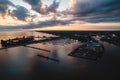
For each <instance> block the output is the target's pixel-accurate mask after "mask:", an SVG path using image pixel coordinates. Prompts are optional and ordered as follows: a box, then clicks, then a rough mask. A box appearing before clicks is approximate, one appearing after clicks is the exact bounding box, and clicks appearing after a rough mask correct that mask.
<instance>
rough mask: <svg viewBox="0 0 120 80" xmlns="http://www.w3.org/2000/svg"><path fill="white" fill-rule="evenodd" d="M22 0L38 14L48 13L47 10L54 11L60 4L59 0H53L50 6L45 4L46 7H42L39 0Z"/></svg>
mask: <svg viewBox="0 0 120 80" xmlns="http://www.w3.org/2000/svg"><path fill="white" fill-rule="evenodd" d="M24 1H25V2H27V3H28V4H30V5H31V7H32V10H34V11H36V12H38V13H40V14H48V13H49V12H53V13H55V12H56V11H57V8H58V7H59V4H60V2H57V1H56V0H53V3H52V4H51V5H50V6H48V5H45V7H46V8H42V6H43V3H42V1H41V0H24Z"/></svg>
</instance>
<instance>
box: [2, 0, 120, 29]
mask: <svg viewBox="0 0 120 80" xmlns="http://www.w3.org/2000/svg"><path fill="white" fill-rule="evenodd" d="M6 29H7V30H9V29H30V30H120V0H0V30H6Z"/></svg>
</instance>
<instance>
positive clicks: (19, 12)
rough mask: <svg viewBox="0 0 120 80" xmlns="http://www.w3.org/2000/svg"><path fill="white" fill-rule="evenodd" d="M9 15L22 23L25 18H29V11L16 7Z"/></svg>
mask: <svg viewBox="0 0 120 80" xmlns="http://www.w3.org/2000/svg"><path fill="white" fill-rule="evenodd" d="M10 14H11V15H12V16H13V17H16V18H17V19H19V20H24V21H25V20H26V17H28V16H30V15H29V11H28V10H27V9H26V8H24V7H22V6H16V9H15V10H13V11H12V12H11V13H10Z"/></svg>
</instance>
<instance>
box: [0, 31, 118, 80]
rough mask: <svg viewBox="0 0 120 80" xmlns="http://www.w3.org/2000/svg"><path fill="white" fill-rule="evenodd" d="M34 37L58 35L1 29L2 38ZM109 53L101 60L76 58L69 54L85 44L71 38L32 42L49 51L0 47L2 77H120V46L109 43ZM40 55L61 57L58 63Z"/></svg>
mask: <svg viewBox="0 0 120 80" xmlns="http://www.w3.org/2000/svg"><path fill="white" fill-rule="evenodd" d="M23 35H24V36H25V35H26V36H27V35H34V36H38V35H39V36H54V35H51V34H46V33H37V32H26V31H16V32H15V31H14V32H7V33H6V32H4V34H3V32H1V33H0V39H8V38H14V37H22V36H23ZM101 43H103V44H104V46H105V53H104V54H103V56H102V58H101V59H100V60H97V61H95V60H89V59H83V58H75V57H72V56H68V54H69V53H70V52H71V51H72V50H73V49H74V48H75V47H76V46H78V45H80V44H81V43H80V42H78V41H75V40H71V39H60V40H56V41H49V42H44V43H37V44H30V45H29V46H34V47H37V48H42V49H46V50H50V52H45V51H42V50H36V49H32V48H27V47H24V46H20V47H14V48H9V49H4V50H0V80H46V79H49V80H52V79H53V80H58V79H61V80H67V79H72V80H78V79H79V80H86V79H88V80H91V79H93V80H98V79H100V80H101V79H105V78H107V79H116V78H118V77H119V74H118V72H120V69H119V68H120V63H119V61H120V58H119V57H120V47H117V46H115V45H113V44H109V43H106V42H101ZM37 54H40V55H44V56H49V57H51V58H55V59H58V60H60V62H55V61H51V60H47V59H44V58H40V57H38V56H37Z"/></svg>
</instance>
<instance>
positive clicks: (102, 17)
mask: <svg viewBox="0 0 120 80" xmlns="http://www.w3.org/2000/svg"><path fill="white" fill-rule="evenodd" d="M75 1H77V2H76V4H74V5H73V7H72V9H71V10H70V11H69V13H70V14H71V15H73V16H74V17H86V18H84V19H83V18H82V19H83V20H85V21H88V22H104V21H105V22H112V21H113V22H118V21H120V16H119V15H120V0H75Z"/></svg>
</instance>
